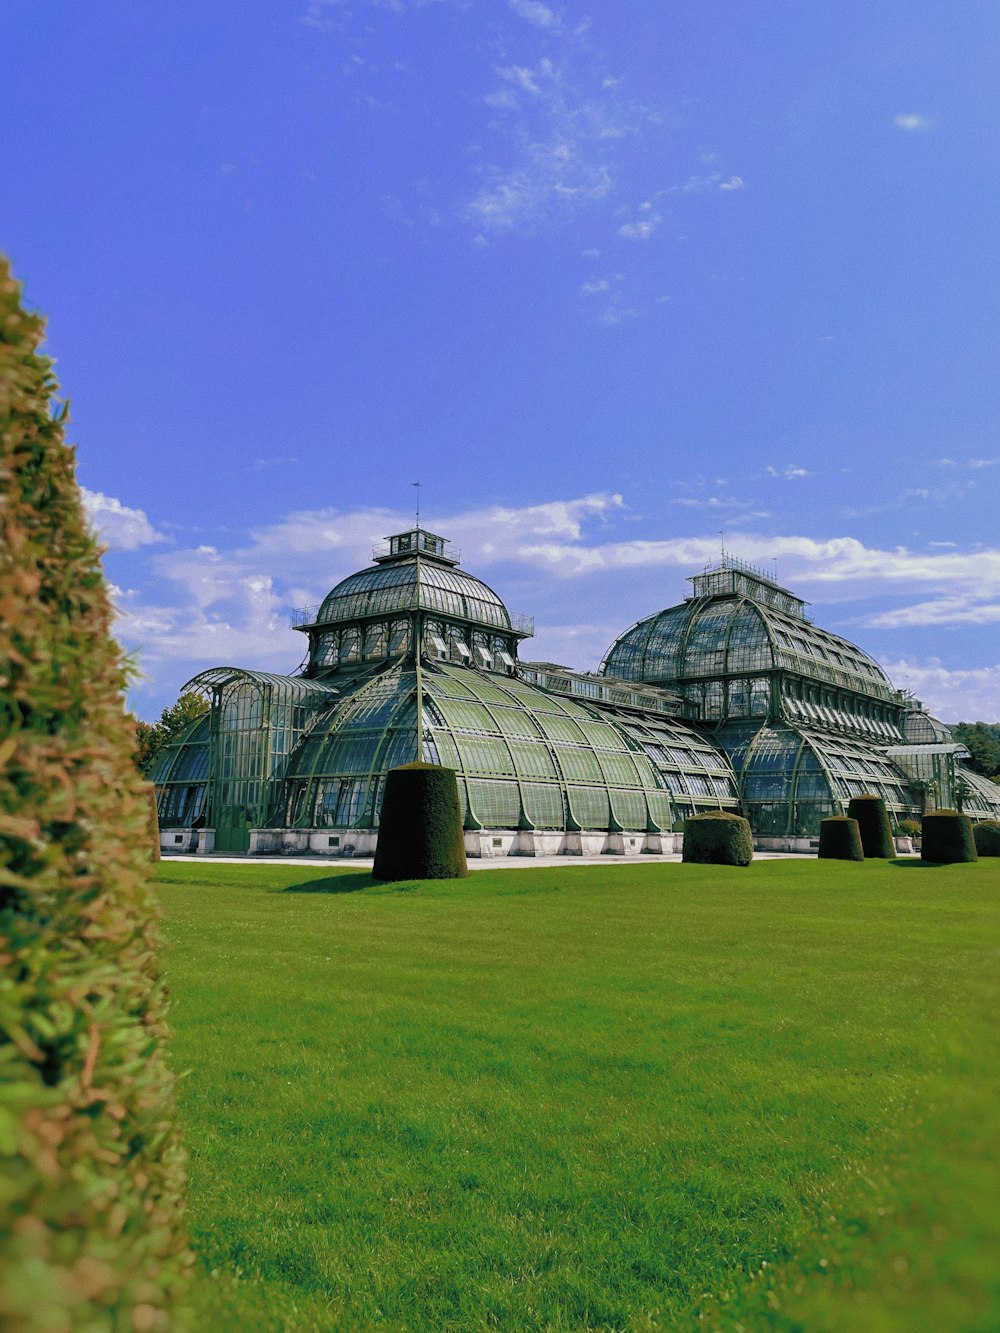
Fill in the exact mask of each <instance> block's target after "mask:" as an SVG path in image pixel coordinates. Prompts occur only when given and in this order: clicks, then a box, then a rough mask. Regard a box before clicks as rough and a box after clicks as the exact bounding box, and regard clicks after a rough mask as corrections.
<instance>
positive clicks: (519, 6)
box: [507, 0, 562, 32]
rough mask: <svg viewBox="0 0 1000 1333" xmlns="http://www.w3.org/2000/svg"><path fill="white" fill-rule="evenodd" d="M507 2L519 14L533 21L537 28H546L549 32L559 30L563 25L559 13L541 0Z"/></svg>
mask: <svg viewBox="0 0 1000 1333" xmlns="http://www.w3.org/2000/svg"><path fill="white" fill-rule="evenodd" d="M507 4H508V5H509V6H510V8H511V9H512V10H513V11H514V13H515V14H516V15H517V16H518V18H522V19H525V20H527V22H528V23H533V24H534V25H535V27H536V28H544V29H545V30H546V31H547V32H557V31H558V30H559V28H560V27H561V26H562V21H561V20H560V18H559V15H558V14H557V13H556V12H555V11H554V10H552V9H550V8H549V7H548V5H543V4H541V3H540V0H507Z"/></svg>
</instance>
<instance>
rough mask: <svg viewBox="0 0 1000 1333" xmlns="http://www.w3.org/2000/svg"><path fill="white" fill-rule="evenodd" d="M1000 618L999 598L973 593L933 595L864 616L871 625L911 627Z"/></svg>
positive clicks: (990, 621) (983, 622) (987, 621)
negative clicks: (990, 599) (983, 597)
mask: <svg viewBox="0 0 1000 1333" xmlns="http://www.w3.org/2000/svg"><path fill="white" fill-rule="evenodd" d="M998 621H1000V602H994V603H989V602H983V601H980V600H978V599H976V598H975V597H969V596H965V597H935V598H932V599H931V600H930V601H926V602H914V603H913V604H912V605H910V606H900V607H897V608H896V609H895V610H892V611H880V612H877V613H875V614H873V615H869V616H866V617H865V620H864V624H866V625H868V626H870V627H871V628H872V629H912V628H915V627H917V626H921V625H991V624H994V623H996V622H998Z"/></svg>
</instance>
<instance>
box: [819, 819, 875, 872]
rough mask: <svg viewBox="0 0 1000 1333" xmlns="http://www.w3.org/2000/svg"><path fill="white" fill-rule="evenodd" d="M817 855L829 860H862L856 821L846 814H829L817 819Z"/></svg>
mask: <svg viewBox="0 0 1000 1333" xmlns="http://www.w3.org/2000/svg"><path fill="white" fill-rule="evenodd" d="M816 855H817V856H819V857H821V858H823V859H826V860H830V861H863V860H864V859H865V854H864V851H863V849H862V846H861V830H860V829H859V828H858V821H857V820H856V819H850V818H849V817H848V816H847V815H830V816H829V818H827V819H821V820H820V821H819V850H818V851H817V853H816Z"/></svg>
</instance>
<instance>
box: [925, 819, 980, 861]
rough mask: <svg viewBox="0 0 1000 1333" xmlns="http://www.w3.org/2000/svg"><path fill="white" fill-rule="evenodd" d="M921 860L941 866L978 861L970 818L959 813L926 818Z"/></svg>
mask: <svg viewBox="0 0 1000 1333" xmlns="http://www.w3.org/2000/svg"><path fill="white" fill-rule="evenodd" d="M920 859H921V861H932V862H933V863H934V864H935V865H939V866H950V865H957V864H959V863H960V862H962V861H978V860H979V857H978V856H977V855H976V840H975V837H974V836H973V833H972V820H971V819H970V818H969V816H968V815H962V814H959V812H958V811H957V810H934V811H933V812H932V813H930V814H927V815H924V832H923V842H922V843H921V846H920Z"/></svg>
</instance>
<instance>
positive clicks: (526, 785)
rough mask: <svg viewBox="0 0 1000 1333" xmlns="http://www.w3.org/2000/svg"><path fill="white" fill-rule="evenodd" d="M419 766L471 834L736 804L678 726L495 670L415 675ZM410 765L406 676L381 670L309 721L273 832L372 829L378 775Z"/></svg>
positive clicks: (655, 817) (411, 680) (412, 709)
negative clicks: (436, 776) (447, 773)
mask: <svg viewBox="0 0 1000 1333" xmlns="http://www.w3.org/2000/svg"><path fill="white" fill-rule="evenodd" d="M423 709H424V713H423V723H424V726H423V746H422V757H423V758H424V759H425V760H426V761H428V762H431V763H440V764H444V765H445V766H446V767H448V768H454V769H455V771H456V773H457V775H458V785H459V792H460V795H461V799H462V808H463V815H464V819H465V823H466V826H467V827H469V828H497V829H586V830H601V831H608V830H611V831H614V830H616V829H618V830H626V829H627V830H638V831H656V830H662V829H669V828H670V827H672V825H673V824H674V823H675V821H676V820H678V819H679V818H681V817H683V816H684V815H685V814H689V813H691V812H692V811H693V810H698V809H707V808H712V807H718V806H727V807H732V806H735V805H736V802H737V797H736V788H735V779H734V777H733V774H732V771H731V769H730V767H729V765H728V763H727V761H726V759H725V757H724V756H723V755H721V754H720V753H719V751H718V750H717V749H716V748H715V747H713V746H712V745H711V744H710V743H708V742H707V741H704V740H703V739H701V738H700V737H696V736H693V735H692V733H691V732H690V730H688V729H686V728H685V727H684V726H683V724H681V723H672V722H670V721H668V720H667V719H663V718H659V717H657V718H652V719H649V720H643V721H640V720H638V719H635V718H633V717H630V716H626V715H625V714H624V713H619V712H618V711H616V710H615V709H613V708H608V707H604V708H602V707H601V706H600V705H597V704H586V703H582V702H579V701H577V700H574V699H570V698H566V697H564V696H560V695H557V694H549V693H546V692H545V691H544V690H542V689H539V688H538V687H537V686H535V685H531V684H529V683H528V682H527V681H522V680H519V679H516V678H513V677H509V676H504V675H500V674H497V673H487V672H482V671H475V670H469V669H468V668H465V667H461V666H459V665H457V664H451V663H445V662H441V663H428V664H427V665H426V666H425V667H424V669H423ZM414 758H416V678H415V671H414V669H413V666H412V664H402V663H401V664H398V665H393V666H391V667H389V668H387V669H384V670H381V671H380V672H379V673H378V674H376V675H374V676H372V677H370V678H368V679H358V681H357V682H356V683H355V685H354V688H353V689H349V687H345V697H344V698H342V699H341V700H339V701H338V702H336V703H335V704H334V705H333V706H332V708H331V709H330V710H329V711H328V712H327V713H325V714H324V715H323V716H322V718H320V719H319V721H318V723H317V725H316V726H315V727H314V728H313V730H312V732H311V734H310V735H309V736H308V737H307V738H306V739H305V740H304V741H303V743H302V744H301V745H300V746H299V747H298V749H297V751H296V753H295V754H294V756H293V757H292V760H291V762H290V764H289V767H288V771H287V778H286V783H285V792H286V802H287V804H286V808H285V811H284V813H283V817H282V819H281V821H280V822H281V824H282V825H283V826H285V827H293V828H294V827H303V828H369V827H374V826H375V825H377V821H378V810H379V807H380V804H381V792H382V786H383V783H384V779H385V774H386V772H387V771H388V770H389V769H390V768H393V767H395V766H396V765H398V764H403V763H408V762H410V761H411V760H413V759H414Z"/></svg>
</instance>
